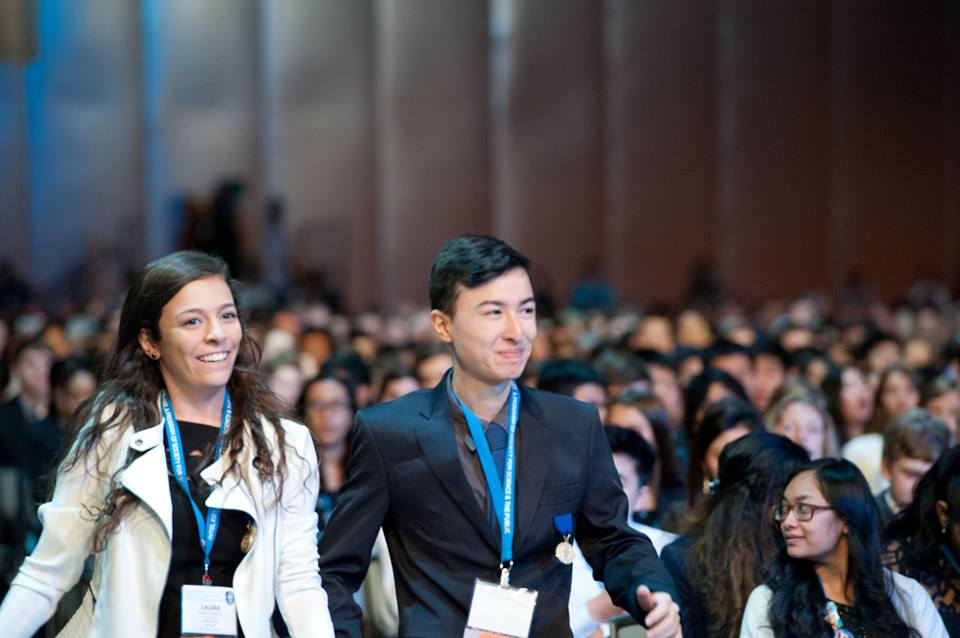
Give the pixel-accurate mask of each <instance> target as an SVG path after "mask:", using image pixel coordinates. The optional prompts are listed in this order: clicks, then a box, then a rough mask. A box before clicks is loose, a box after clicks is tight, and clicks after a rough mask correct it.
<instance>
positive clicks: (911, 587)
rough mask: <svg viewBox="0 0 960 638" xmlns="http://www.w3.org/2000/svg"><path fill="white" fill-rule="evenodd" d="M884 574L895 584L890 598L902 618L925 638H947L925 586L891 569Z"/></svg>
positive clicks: (941, 621) (885, 570)
mask: <svg viewBox="0 0 960 638" xmlns="http://www.w3.org/2000/svg"><path fill="white" fill-rule="evenodd" d="M884 573H885V574H887V575H888V576H889V577H890V578H891V582H892V583H893V587H894V591H892V592H891V593H890V598H891V600H892V602H893V605H894V607H896V608H897V613H899V614H900V617H901V618H903V619H904V620H905V621H906V622H907V624H909V625H911V626H912V627H913V628H914V629H916V630H918V631H919V632H920V634H921V635H922V636H924V638H939V637H941V636H942V637H944V638H946V636H947V632H946V629H945V628H944V626H943V620H942V619H941V618H940V614H939V612H938V611H937V609H936V607H935V606H934V604H933V600H932V599H931V598H930V594H929V593H928V592H927V590H926V589H925V588H924V586H923V585H921V584H920V583H919V582H917V581H916V580H914V579H913V578H910V577H909V576H904V575H903V574H898V573H897V572H895V571H892V570H890V569H886V568H884Z"/></svg>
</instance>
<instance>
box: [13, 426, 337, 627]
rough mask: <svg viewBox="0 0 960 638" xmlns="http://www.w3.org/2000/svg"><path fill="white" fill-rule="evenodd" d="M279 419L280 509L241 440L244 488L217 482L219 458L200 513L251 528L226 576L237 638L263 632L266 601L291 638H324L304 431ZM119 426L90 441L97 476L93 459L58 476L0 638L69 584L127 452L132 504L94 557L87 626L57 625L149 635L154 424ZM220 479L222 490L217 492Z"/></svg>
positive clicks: (157, 509)
mask: <svg viewBox="0 0 960 638" xmlns="http://www.w3.org/2000/svg"><path fill="white" fill-rule="evenodd" d="M281 423H282V426H283V429H284V434H285V438H286V460H287V474H286V478H285V480H284V484H283V491H282V499H283V502H282V504H280V505H279V506H278V504H277V503H276V490H275V489H274V487H273V485H272V484H271V483H270V482H267V483H263V482H261V481H260V478H259V476H258V474H257V472H256V470H255V469H253V465H252V458H253V454H252V450H253V441H252V440H251V439H250V437H249V435H247V436H246V437H245V441H244V451H243V453H242V457H243V458H242V459H241V462H240V468H241V469H242V470H243V472H244V473H245V475H246V477H247V480H246V481H240V480H238V478H237V477H236V475H235V472H234V473H230V474H228V475H226V476H224V471H225V470H226V468H227V467H228V465H229V462H230V461H229V458H228V457H227V455H224V456H222V457H221V458H220V459H218V460H217V461H216V462H214V463H212V464H211V465H210V466H209V467H207V468H205V469H204V470H203V472H201V477H202V478H203V479H204V480H205V481H206V482H207V483H208V484H210V485H211V486H212V489H211V492H210V495H209V497H208V498H207V500H206V505H207V507H220V508H223V509H233V510H240V511H243V512H246V513H247V514H249V515H250V517H251V518H252V519H253V521H254V522H255V525H256V528H255V529H256V536H255V538H254V542H253V546H252V547H251V549H250V551H249V552H248V553H247V554H246V555H245V556H244V557H243V560H242V561H241V562H240V564H239V565H238V567H237V570H236V572H235V573H234V578H233V588H234V591H235V596H236V605H237V617H238V620H239V624H240V627H242V629H243V633H244V635H246V636H247V637H248V638H267V637H269V636H271V635H272V633H273V632H272V629H271V626H270V615H271V613H272V610H273V606H274V599H276V601H277V602H278V603H279V606H280V611H281V613H282V614H283V617H284V619H285V620H286V623H287V626H288V628H289V629H290V632H291V634H292V635H293V636H295V637H298V636H309V637H311V638H312V637H314V636H320V637H323V636H333V624H332V622H331V620H330V613H329V611H328V608H327V595H326V592H325V591H324V590H323V588H322V587H321V584H320V573H319V570H318V567H317V515H316V510H315V506H316V500H317V491H318V488H319V475H318V473H317V458H316V453H315V451H314V447H313V444H312V442H311V440H310V434H309V432H308V431H307V429H306V428H305V427H303V426H302V425H298V424H296V423H293V422H291V421H285V420H284V421H282V422H281ZM263 428H264V432H265V434H266V436H267V439H268V441H270V442H272V443H274V448H275V447H276V446H275V443H276V435H275V431H274V428H273V426H272V425H270V423H269V422H267V421H266V420H263ZM118 430H120V431H118ZM118 430H115V431H113V433H108V434H106V435H105V436H104V437H103V440H101V443H100V445H99V449H100V450H101V452H102V453H103V454H104V455H105V456H104V459H103V463H102V468H103V470H104V471H103V472H97V470H96V466H95V463H94V461H93V459H87V460H86V461H81V462H80V463H78V464H77V465H76V466H75V467H74V468H73V469H71V471H69V472H67V473H60V474H59V475H58V478H57V485H56V489H55V490H54V494H53V499H52V500H51V501H50V502H49V503H46V504H44V505H42V506H40V519H41V521H42V522H43V533H42V534H41V536H40V541H39V543H38V544H37V547H36V549H35V550H34V552H33V554H31V555H30V556H29V557H27V559H26V560H25V561H24V563H23V566H22V567H21V568H20V572H19V573H18V574H17V576H16V578H15V579H14V580H13V583H12V585H11V588H10V591H9V592H8V594H7V596H6V598H5V599H4V601H3V604H2V605H0V634H2V635H3V636H4V637H5V638H20V637H23V638H29V637H30V636H32V635H33V633H34V631H35V630H36V629H37V628H39V627H40V626H41V625H42V624H43V623H44V622H46V620H47V619H48V618H50V616H51V615H52V614H53V612H54V610H55V609H56V605H57V602H58V601H59V600H60V597H61V596H62V595H63V594H64V592H66V591H67V590H69V589H70V588H71V587H72V586H73V585H74V584H75V583H76V582H77V580H78V579H79V578H80V574H81V571H82V569H83V562H84V560H85V558H86V557H87V555H88V554H89V547H90V540H91V537H92V534H93V530H94V520H93V519H94V517H95V512H97V511H99V509H98V508H100V507H102V506H103V503H104V497H105V495H106V493H107V491H108V485H109V481H110V477H111V476H112V475H113V473H114V472H116V471H117V470H119V469H120V468H122V467H123V465H124V463H125V461H126V459H127V454H128V451H129V450H133V451H135V452H142V454H141V455H140V456H139V457H137V458H136V459H135V460H134V461H133V462H132V463H131V464H130V466H129V467H127V469H125V470H123V472H122V474H121V475H120V480H121V482H122V484H123V486H124V487H125V488H127V489H128V490H129V491H130V492H132V493H133V494H134V495H136V497H137V499H138V503H137V505H136V506H135V507H134V509H133V510H132V511H131V512H130V513H128V514H127V516H126V517H125V518H123V519H122V521H121V522H120V525H119V527H118V528H117V529H116V530H115V531H114V532H113V533H112V534H111V535H110V536H109V537H108V540H107V545H106V548H105V549H104V551H103V552H101V553H99V554H97V556H96V568H95V570H94V576H93V589H94V592H95V600H96V604H95V605H94V611H93V617H92V622H90V626H89V628H87V626H86V623H85V622H84V619H82V618H81V616H82V615H83V614H82V613H81V614H80V615H79V616H78V617H77V618H75V619H74V620H72V621H71V624H70V625H68V629H70V632H69V633H70V634H71V635H78V636H84V637H87V636H88V637H89V638H100V637H103V638H108V637H112V636H124V635H131V634H136V635H141V636H153V635H156V632H157V617H158V611H159V608H160V598H161V596H162V594H163V588H164V585H165V583H166V580H167V572H168V570H169V566H170V554H171V550H170V547H171V545H170V540H171V538H172V529H173V528H172V516H173V514H172V509H173V508H172V504H171V500H170V490H169V482H168V479H167V454H166V451H165V450H164V447H163V424H162V423H160V424H157V425H155V426H153V427H150V428H147V429H144V430H141V431H140V432H135V431H134V429H133V428H132V427H126V428H119V429H118ZM276 458H277V455H276V451H275V453H274V460H276ZM221 478H222V481H223V482H222V484H220V485H218V484H217V483H218V482H219V481H220V480H221ZM91 512H94V514H91ZM92 600H93V599H91V598H90V596H89V592H88V596H87V600H85V601H84V603H85V605H86V606H89V605H91V604H92ZM87 608H89V607H87ZM87 620H89V619H87ZM75 621H79V622H75ZM78 626H79V627H80V628H79V629H78V628H77V627H78ZM65 631H66V630H65Z"/></svg>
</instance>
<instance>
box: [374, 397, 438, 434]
mask: <svg viewBox="0 0 960 638" xmlns="http://www.w3.org/2000/svg"><path fill="white" fill-rule="evenodd" d="M435 390H436V388H428V389H426V390H417V391H416V392H411V393H410V394H405V395H404V396H402V397H399V398H397V399H394V400H393V401H388V402H386V403H378V404H377V405H371V406H369V407H366V408H362V409H361V410H360V411H359V412H357V418H358V419H359V420H361V421H363V422H364V423H367V424H369V425H371V426H373V427H378V428H380V427H391V426H399V425H400V424H401V423H403V422H404V420H407V419H411V418H414V417H417V418H423V416H421V415H424V416H429V415H430V408H431V405H432V402H433V400H434V398H433V392H434V391H435Z"/></svg>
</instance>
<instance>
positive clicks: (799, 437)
mask: <svg viewBox="0 0 960 638" xmlns="http://www.w3.org/2000/svg"><path fill="white" fill-rule="evenodd" d="M775 432H776V433H777V434H779V435H781V436H785V437H787V438H788V439H790V440H791V441H793V442H794V443H796V444H797V445H799V446H800V447H802V448H803V449H805V450H806V451H807V453H809V454H810V460H811V461H816V460H817V459H819V458H821V457H822V456H823V450H824V448H825V447H826V440H827V424H826V423H824V420H823V415H822V414H820V410H818V409H817V408H815V407H814V406H812V405H810V404H809V403H805V402H803V401H794V402H793V403H791V404H790V405H788V406H787V407H786V408H784V410H783V412H782V413H781V414H780V418H779V419H778V420H777V424H776V427H775Z"/></svg>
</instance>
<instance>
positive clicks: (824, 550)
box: [780, 470, 847, 564]
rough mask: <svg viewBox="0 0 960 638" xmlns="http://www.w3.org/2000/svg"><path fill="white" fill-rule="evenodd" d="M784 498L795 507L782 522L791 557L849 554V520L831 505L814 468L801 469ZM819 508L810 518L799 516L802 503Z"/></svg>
mask: <svg viewBox="0 0 960 638" xmlns="http://www.w3.org/2000/svg"><path fill="white" fill-rule="evenodd" d="M783 501H784V503H786V504H787V505H790V506H793V508H794V509H792V510H791V511H790V513H789V514H787V516H786V518H784V519H783V520H782V521H781V522H780V532H781V533H782V534H783V540H784V542H786V544H787V554H788V555H789V556H790V558H796V559H800V560H809V561H813V562H815V563H820V564H822V563H826V562H827V561H830V560H831V559H833V558H834V557H836V556H837V555H838V554H841V555H843V556H846V542H847V539H846V536H847V523H846V521H844V520H843V519H842V518H841V517H840V516H839V515H838V514H837V512H835V511H834V510H832V509H828V508H829V507H830V503H828V502H827V499H826V497H824V495H823V492H821V491H820V486H819V485H818V484H817V479H816V474H814V472H813V471H812V470H808V471H806V472H800V473H799V474H797V475H796V476H795V477H793V479H792V480H791V481H790V482H789V483H788V484H787V488H786V489H785V490H784V492H783ZM801 503H803V504H806V505H813V506H815V507H818V508H824V509H817V510H815V511H814V512H813V516H812V517H811V518H810V520H808V521H800V520H798V519H797V513H796V506H797V505H798V504H801Z"/></svg>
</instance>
